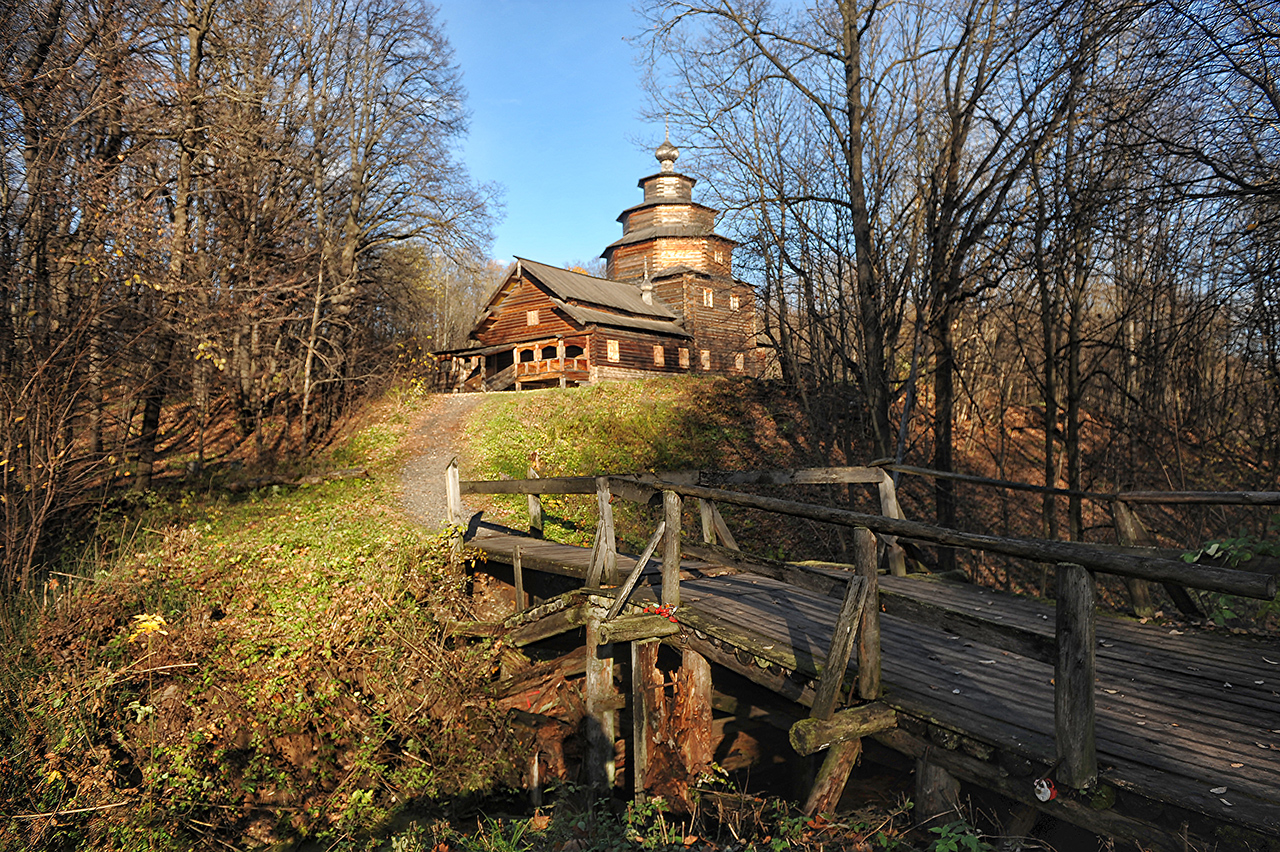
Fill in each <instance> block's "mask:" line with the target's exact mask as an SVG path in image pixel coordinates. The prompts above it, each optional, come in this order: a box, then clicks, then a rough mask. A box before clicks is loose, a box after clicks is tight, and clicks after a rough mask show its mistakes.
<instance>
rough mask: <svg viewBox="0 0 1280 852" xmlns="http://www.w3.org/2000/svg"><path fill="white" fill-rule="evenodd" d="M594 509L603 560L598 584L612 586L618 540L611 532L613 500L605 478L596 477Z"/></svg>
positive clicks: (616, 574) (616, 561)
mask: <svg viewBox="0 0 1280 852" xmlns="http://www.w3.org/2000/svg"><path fill="white" fill-rule="evenodd" d="M596 508H597V509H598V510H599V513H600V514H599V517H600V551H601V557H602V559H603V560H604V562H603V567H602V568H601V571H600V582H601V583H604V584H605V585H609V586H612V585H614V584H615V583H617V582H618V580H617V577H618V540H617V538H616V537H615V535H614V530H613V500H612V494H611V493H610V492H609V478H608V477H607V476H597V477H596Z"/></svg>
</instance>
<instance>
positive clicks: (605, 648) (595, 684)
mask: <svg viewBox="0 0 1280 852" xmlns="http://www.w3.org/2000/svg"><path fill="white" fill-rule="evenodd" d="M586 626H587V642H586V645H587V676H586V684H585V687H584V691H585V693H586V703H587V717H586V720H585V721H586V724H587V736H586V740H587V742H586V766H585V775H586V780H587V786H589V787H590V788H591V789H593V790H596V791H597V792H599V793H606V794H607V793H608V792H609V791H610V790H612V789H613V778H614V767H615V762H614V750H613V743H614V740H615V739H616V737H617V711H616V709H615V708H616V706H617V690H616V689H615V688H614V684H613V646H612V645H610V644H608V643H607V642H601V641H600V618H599V616H598V615H592V616H591V617H589V618H588V619H587V625H586Z"/></svg>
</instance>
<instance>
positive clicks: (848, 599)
mask: <svg viewBox="0 0 1280 852" xmlns="http://www.w3.org/2000/svg"><path fill="white" fill-rule="evenodd" d="M867 589H868V584H867V582H866V581H865V580H864V579H863V578H862V577H851V578H850V580H849V587H848V590H847V591H846V592H845V595H844V602H843V604H841V606H840V616H839V617H838V618H837V619H836V628H835V632H834V633H833V634H832V636H831V650H830V652H829V653H828V655H827V659H826V662H825V663H824V664H823V666H822V677H821V679H820V680H819V681H818V696H817V698H815V699H814V702H813V713H812V714H811V715H813V716H814V717H816V718H818V719H829V718H831V714H832V713H834V712H835V709H836V704H837V702H838V701H839V699H840V692H841V689H842V687H843V686H844V678H845V674H846V672H847V671H848V669H849V660H850V658H851V657H852V656H853V652H854V648H855V646H856V644H857V630H858V621H859V619H860V618H861V617H862V608H863V606H864V604H865V603H866V600H867Z"/></svg>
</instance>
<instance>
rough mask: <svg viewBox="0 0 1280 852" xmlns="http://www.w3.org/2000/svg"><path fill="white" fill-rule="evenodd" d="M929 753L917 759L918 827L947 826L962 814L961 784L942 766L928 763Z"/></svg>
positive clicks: (915, 813)
mask: <svg viewBox="0 0 1280 852" xmlns="http://www.w3.org/2000/svg"><path fill="white" fill-rule="evenodd" d="M928 756H929V755H928V753H927V752H926V753H925V755H924V756H923V757H920V758H917V759H916V806H915V809H914V819H913V821H914V822H915V824H916V825H924V824H926V823H935V822H936V823H937V824H938V825H945V824H946V823H949V822H951V821H952V819H954V818H955V816H956V815H957V814H959V812H960V782H959V781H957V780H956V779H955V778H953V777H952V775H951V773H950V772H948V771H947V770H945V769H943V768H942V767H941V766H937V765H936V764H933V763H930V762H929V761H928V759H927V758H928Z"/></svg>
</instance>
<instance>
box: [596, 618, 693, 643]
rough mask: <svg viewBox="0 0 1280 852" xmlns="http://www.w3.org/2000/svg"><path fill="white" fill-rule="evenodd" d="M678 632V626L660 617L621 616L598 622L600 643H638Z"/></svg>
mask: <svg viewBox="0 0 1280 852" xmlns="http://www.w3.org/2000/svg"><path fill="white" fill-rule="evenodd" d="M679 632H680V625H679V624H676V623H674V622H672V621H671V619H669V618H666V617H665V616H661V615H651V614H650V615H646V614H643V613H641V614H637V615H622V616H619V617H617V618H614V619H606V620H605V621H602V622H600V641H601V642H609V643H616V642H639V641H643V640H645V639H661V638H662V637H664V636H673V635H675V634H676V633H679Z"/></svg>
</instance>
